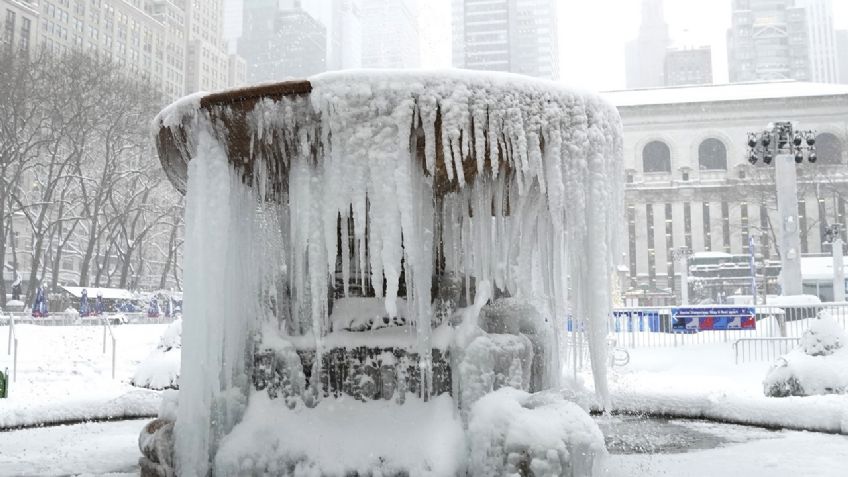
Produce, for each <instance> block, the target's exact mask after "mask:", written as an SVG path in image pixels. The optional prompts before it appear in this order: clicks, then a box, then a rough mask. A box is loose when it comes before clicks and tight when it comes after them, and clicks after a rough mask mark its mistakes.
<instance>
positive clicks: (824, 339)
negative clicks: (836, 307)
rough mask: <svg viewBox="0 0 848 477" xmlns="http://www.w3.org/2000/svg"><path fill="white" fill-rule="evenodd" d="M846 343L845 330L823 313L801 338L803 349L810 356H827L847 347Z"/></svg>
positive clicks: (826, 313) (827, 314) (828, 314)
mask: <svg viewBox="0 0 848 477" xmlns="http://www.w3.org/2000/svg"><path fill="white" fill-rule="evenodd" d="M845 341H846V340H845V330H844V329H842V327H841V326H839V323H837V322H836V321H835V320H834V319H833V318H832V317H831V316H830V313H828V312H826V311H823V312H821V313H820V314H819V318H818V319H816V320H812V323H810V328H809V329H807V331H805V332H804V334H803V335H802V336H801V348H803V350H804V352H805V353H807V354H808V355H810V356H827V355H830V354H833V352H834V351H836V350H838V349H840V348H842V347H843V346H845Z"/></svg>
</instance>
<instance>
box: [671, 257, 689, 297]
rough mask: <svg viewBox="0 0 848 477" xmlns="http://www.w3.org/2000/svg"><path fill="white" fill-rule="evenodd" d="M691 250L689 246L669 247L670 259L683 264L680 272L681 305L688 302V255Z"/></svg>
mask: <svg viewBox="0 0 848 477" xmlns="http://www.w3.org/2000/svg"><path fill="white" fill-rule="evenodd" d="M690 255H692V250H691V249H690V248H689V247H678V248H673V249H671V259H672V260H673V261H675V262H679V263H682V264H683V269H682V270H681V273H680V302H681V305H683V306H686V305H688V304H689V256H690Z"/></svg>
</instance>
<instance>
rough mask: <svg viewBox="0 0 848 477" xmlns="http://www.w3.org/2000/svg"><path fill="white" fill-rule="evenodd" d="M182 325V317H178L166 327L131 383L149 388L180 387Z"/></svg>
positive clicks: (139, 366)
mask: <svg viewBox="0 0 848 477" xmlns="http://www.w3.org/2000/svg"><path fill="white" fill-rule="evenodd" d="M182 326H183V321H182V319H178V320H175V321H174V322H173V323H171V324H170V325H169V326H168V328H166V329H165V332H164V333H162V337H161V338H160V339H159V344H157V345H156V349H154V350H153V351H152V352H151V353H150V354H149V355H148V356H147V358H145V359H144V361H142V362H141V363H140V364H139V365H138V368H137V369H136V371H135V374H133V377H132V379H131V380H130V384H132V385H133V386H138V387H141V388H148V389H178V388H179V380H180V355H181V348H182V341H181V335H182Z"/></svg>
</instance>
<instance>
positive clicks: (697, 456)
mask: <svg viewBox="0 0 848 477" xmlns="http://www.w3.org/2000/svg"><path fill="white" fill-rule="evenodd" d="M677 422H678V423H680V424H682V425H684V426H687V427H690V428H692V429H693V430H696V431H698V432H701V433H704V434H708V435H715V436H718V437H719V438H721V439H722V440H724V441H726V442H725V443H723V444H720V445H719V446H718V447H715V448H712V449H703V450H695V451H690V452H679V453H660V454H635V453H634V454H612V455H610V456H609V458H608V461H607V465H606V468H607V471H606V473H605V474H604V476H605V477H631V476H673V477H714V476H722V475H723V476H734V475H745V476H750V477H798V476H816V477H842V476H845V475H846V473H848V467H846V465H848V464H846V463H848V436H840V435H831V434H820V433H813V432H798V431H777V432H774V431H766V430H763V429H757V428H754V427H745V426H734V425H727V424H714V423H704V422H695V421H677Z"/></svg>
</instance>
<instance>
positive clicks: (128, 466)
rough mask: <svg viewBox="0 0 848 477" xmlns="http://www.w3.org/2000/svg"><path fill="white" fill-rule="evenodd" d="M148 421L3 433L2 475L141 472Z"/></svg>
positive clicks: (0, 443) (126, 473)
mask: <svg viewBox="0 0 848 477" xmlns="http://www.w3.org/2000/svg"><path fill="white" fill-rule="evenodd" d="M146 422H147V420H131V421H119V422H103V423H87V424H76V425H72V426H58V427H48V428H40V429H23V430H18V431H11V432H0V449H2V451H0V475H10V476H11V475H17V476H36V475H37V476H53V475H81V476H88V475H97V476H101V475H103V476H109V475H138V472H139V468H138V458H139V457H140V456H141V453H140V451H139V450H138V435H139V432H140V431H141V428H142V427H144V425H145V423H146Z"/></svg>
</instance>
